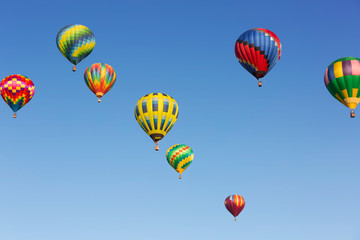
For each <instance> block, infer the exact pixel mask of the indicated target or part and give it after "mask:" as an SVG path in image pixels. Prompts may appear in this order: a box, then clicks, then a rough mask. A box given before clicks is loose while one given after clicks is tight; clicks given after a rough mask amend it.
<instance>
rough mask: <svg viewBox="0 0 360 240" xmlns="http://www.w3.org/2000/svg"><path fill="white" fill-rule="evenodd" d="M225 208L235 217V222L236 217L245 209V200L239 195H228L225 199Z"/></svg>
mask: <svg viewBox="0 0 360 240" xmlns="http://www.w3.org/2000/svg"><path fill="white" fill-rule="evenodd" d="M225 207H226V209H227V210H228V211H229V212H230V213H231V214H232V215H233V216H234V217H235V221H236V217H237V216H238V215H239V214H240V213H241V211H242V210H243V209H244V207H245V200H244V198H243V197H242V196H240V195H236V194H234V195H230V196H228V197H227V198H226V199H225Z"/></svg>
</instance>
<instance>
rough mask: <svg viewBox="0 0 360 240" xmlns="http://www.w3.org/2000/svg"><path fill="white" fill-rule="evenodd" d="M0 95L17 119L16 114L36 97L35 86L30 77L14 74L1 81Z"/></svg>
mask: <svg viewBox="0 0 360 240" xmlns="http://www.w3.org/2000/svg"><path fill="white" fill-rule="evenodd" d="M0 93H1V97H2V98H3V99H4V101H5V102H6V103H7V104H8V105H9V107H10V108H11V109H12V110H13V112H14V114H13V117H14V118H16V112H17V111H18V110H20V109H21V108H22V107H23V106H25V105H26V104H27V103H28V102H29V101H30V100H31V99H32V97H33V96H34V94H35V86H34V83H33V82H32V81H31V80H30V79H29V78H28V77H25V76H22V75H19V74H14V75H10V76H7V77H6V78H4V79H3V80H2V81H1V83H0Z"/></svg>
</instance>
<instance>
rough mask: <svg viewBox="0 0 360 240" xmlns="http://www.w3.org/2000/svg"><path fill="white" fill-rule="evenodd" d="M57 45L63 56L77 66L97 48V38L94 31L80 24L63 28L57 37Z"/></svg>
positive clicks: (74, 69) (74, 68)
mask: <svg viewBox="0 0 360 240" xmlns="http://www.w3.org/2000/svg"><path fill="white" fill-rule="evenodd" d="M56 44H57V47H58V49H59V50H60V52H61V53H62V55H64V56H65V57H66V58H67V59H68V60H69V61H70V62H71V63H72V64H74V67H73V71H74V72H75V71H76V65H77V64H78V63H79V62H81V60H83V59H84V58H86V57H87V56H88V55H89V54H90V53H91V52H92V50H93V49H94V47H95V37H94V34H93V33H92V31H91V30H90V29H89V28H87V27H85V26H83V25H80V24H72V25H68V26H65V27H63V28H62V29H61V30H60V31H59V33H58V34H57V36H56Z"/></svg>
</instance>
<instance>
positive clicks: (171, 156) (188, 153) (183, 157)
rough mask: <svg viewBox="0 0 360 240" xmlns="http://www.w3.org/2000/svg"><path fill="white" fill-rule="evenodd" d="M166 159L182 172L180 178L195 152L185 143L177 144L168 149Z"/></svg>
mask: <svg viewBox="0 0 360 240" xmlns="http://www.w3.org/2000/svg"><path fill="white" fill-rule="evenodd" d="M166 159H167V161H168V163H169V164H170V165H171V166H172V167H173V168H174V169H175V170H176V171H177V172H178V173H180V176H179V178H180V179H181V174H182V173H183V172H184V170H185V169H186V168H187V167H188V166H189V165H190V164H191V162H192V160H193V159H194V152H193V150H192V149H191V148H190V147H189V146H187V145H185V144H176V145H174V146H172V147H170V148H169V149H168V150H167V152H166Z"/></svg>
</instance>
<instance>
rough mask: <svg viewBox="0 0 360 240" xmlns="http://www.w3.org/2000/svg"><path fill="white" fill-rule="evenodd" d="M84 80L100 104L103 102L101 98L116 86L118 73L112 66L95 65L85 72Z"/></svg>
mask: <svg viewBox="0 0 360 240" xmlns="http://www.w3.org/2000/svg"><path fill="white" fill-rule="evenodd" d="M84 79H85V83H86V85H87V86H88V88H89V89H90V90H91V91H92V92H93V93H94V94H95V95H96V96H97V97H98V98H99V99H98V102H101V97H102V96H104V95H105V94H106V93H107V92H108V91H109V90H110V89H111V88H112V87H113V86H114V83H115V81H116V73H115V71H114V69H113V68H112V67H111V66H110V65H107V64H105V63H95V64H93V65H92V66H91V67H88V68H87V69H86V70H85V73H84Z"/></svg>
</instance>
